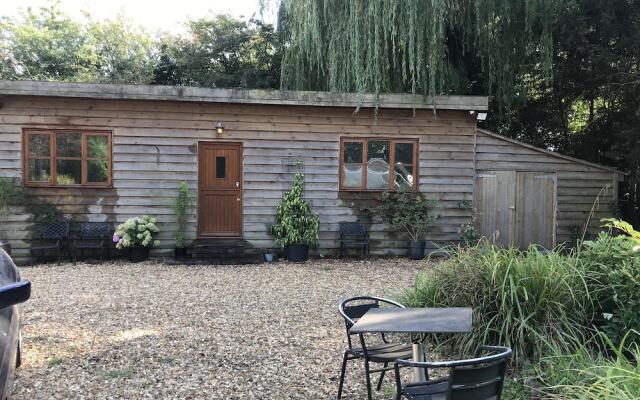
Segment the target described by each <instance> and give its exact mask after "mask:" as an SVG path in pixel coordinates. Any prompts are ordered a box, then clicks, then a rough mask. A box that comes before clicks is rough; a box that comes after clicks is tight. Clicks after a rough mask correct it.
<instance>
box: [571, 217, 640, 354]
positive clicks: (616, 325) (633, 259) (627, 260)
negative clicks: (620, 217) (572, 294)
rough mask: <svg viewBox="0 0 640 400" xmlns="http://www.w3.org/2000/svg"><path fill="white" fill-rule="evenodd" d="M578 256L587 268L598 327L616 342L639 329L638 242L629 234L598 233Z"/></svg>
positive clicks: (639, 267)
mask: <svg viewBox="0 0 640 400" xmlns="http://www.w3.org/2000/svg"><path fill="white" fill-rule="evenodd" d="M618 225H620V224H618ZM579 257H580V258H581V259H582V260H583V261H584V263H585V265H586V266H587V268H588V276H589V285H590V290H591V292H592V293H593V296H594V298H595V299H596V301H597V305H598V312H599V317H600V325H599V327H600V329H602V330H603V331H604V332H606V333H607V335H608V336H609V338H610V339H611V340H612V341H613V342H614V343H615V344H618V343H621V341H622V338H623V337H624V336H625V335H626V334H627V331H629V330H630V329H634V330H638V331H640V245H638V244H637V242H636V241H635V239H634V238H633V237H631V236H615V237H613V236H611V235H609V234H608V233H606V232H601V233H600V234H599V235H598V237H597V239H596V240H593V241H585V242H584V243H583V244H582V247H581V249H580V252H579ZM635 339H637V337H634V340H635Z"/></svg>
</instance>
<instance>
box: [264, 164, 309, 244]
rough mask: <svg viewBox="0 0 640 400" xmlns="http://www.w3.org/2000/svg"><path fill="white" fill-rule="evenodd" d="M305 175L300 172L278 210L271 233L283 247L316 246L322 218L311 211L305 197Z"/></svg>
mask: <svg viewBox="0 0 640 400" xmlns="http://www.w3.org/2000/svg"><path fill="white" fill-rule="evenodd" d="M303 194H304V175H303V174H302V173H300V172H298V173H297V174H296V175H295V177H294V179H293V185H292V186H291V189H290V190H289V191H287V192H286V193H285V194H284V195H283V196H282V201H281V202H280V204H278V207H277V210H276V223H275V224H274V225H273V226H272V227H271V233H272V234H273V236H274V237H275V240H276V243H278V245H280V246H281V247H283V248H284V247H287V246H289V245H295V244H306V245H309V246H316V245H317V244H318V231H319V229H320V218H319V217H318V214H317V213H315V212H312V211H311V205H310V204H309V202H308V201H306V200H305V199H304V197H303Z"/></svg>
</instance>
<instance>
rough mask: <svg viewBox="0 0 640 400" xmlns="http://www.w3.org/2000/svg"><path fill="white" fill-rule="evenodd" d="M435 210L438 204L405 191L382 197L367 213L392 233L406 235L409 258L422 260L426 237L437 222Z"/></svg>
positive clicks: (386, 193) (386, 194) (388, 193)
mask: <svg viewBox="0 0 640 400" xmlns="http://www.w3.org/2000/svg"><path fill="white" fill-rule="evenodd" d="M436 206H437V202H436V201H435V200H429V199H426V198H425V197H424V196H423V195H422V194H421V193H418V192H414V191H412V190H407V189H405V190H399V191H397V192H385V193H383V194H382V199H381V203H380V204H379V205H378V206H375V207H369V208H367V211H368V212H369V213H370V214H371V215H372V216H373V217H374V218H380V219H381V220H382V222H384V223H385V224H387V225H389V226H390V227H391V228H392V229H394V230H397V231H404V232H405V233H406V234H407V236H409V254H408V256H409V258H410V259H412V260H421V259H423V258H424V251H425V247H426V243H425V240H424V236H425V234H426V233H427V230H428V229H429V227H430V226H431V225H432V224H433V222H434V221H435V219H436V218H437V216H436V215H435V214H434V209H435V208H436Z"/></svg>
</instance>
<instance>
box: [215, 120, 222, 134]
mask: <svg viewBox="0 0 640 400" xmlns="http://www.w3.org/2000/svg"><path fill="white" fill-rule="evenodd" d="M216 132H218V134H222V132H224V124H223V123H222V122H218V125H216Z"/></svg>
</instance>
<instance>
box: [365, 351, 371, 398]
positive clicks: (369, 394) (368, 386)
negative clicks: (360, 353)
mask: <svg viewBox="0 0 640 400" xmlns="http://www.w3.org/2000/svg"><path fill="white" fill-rule="evenodd" d="M364 376H365V380H366V381H367V400H371V373H370V372H369V361H368V360H366V359H365V361H364Z"/></svg>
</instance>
